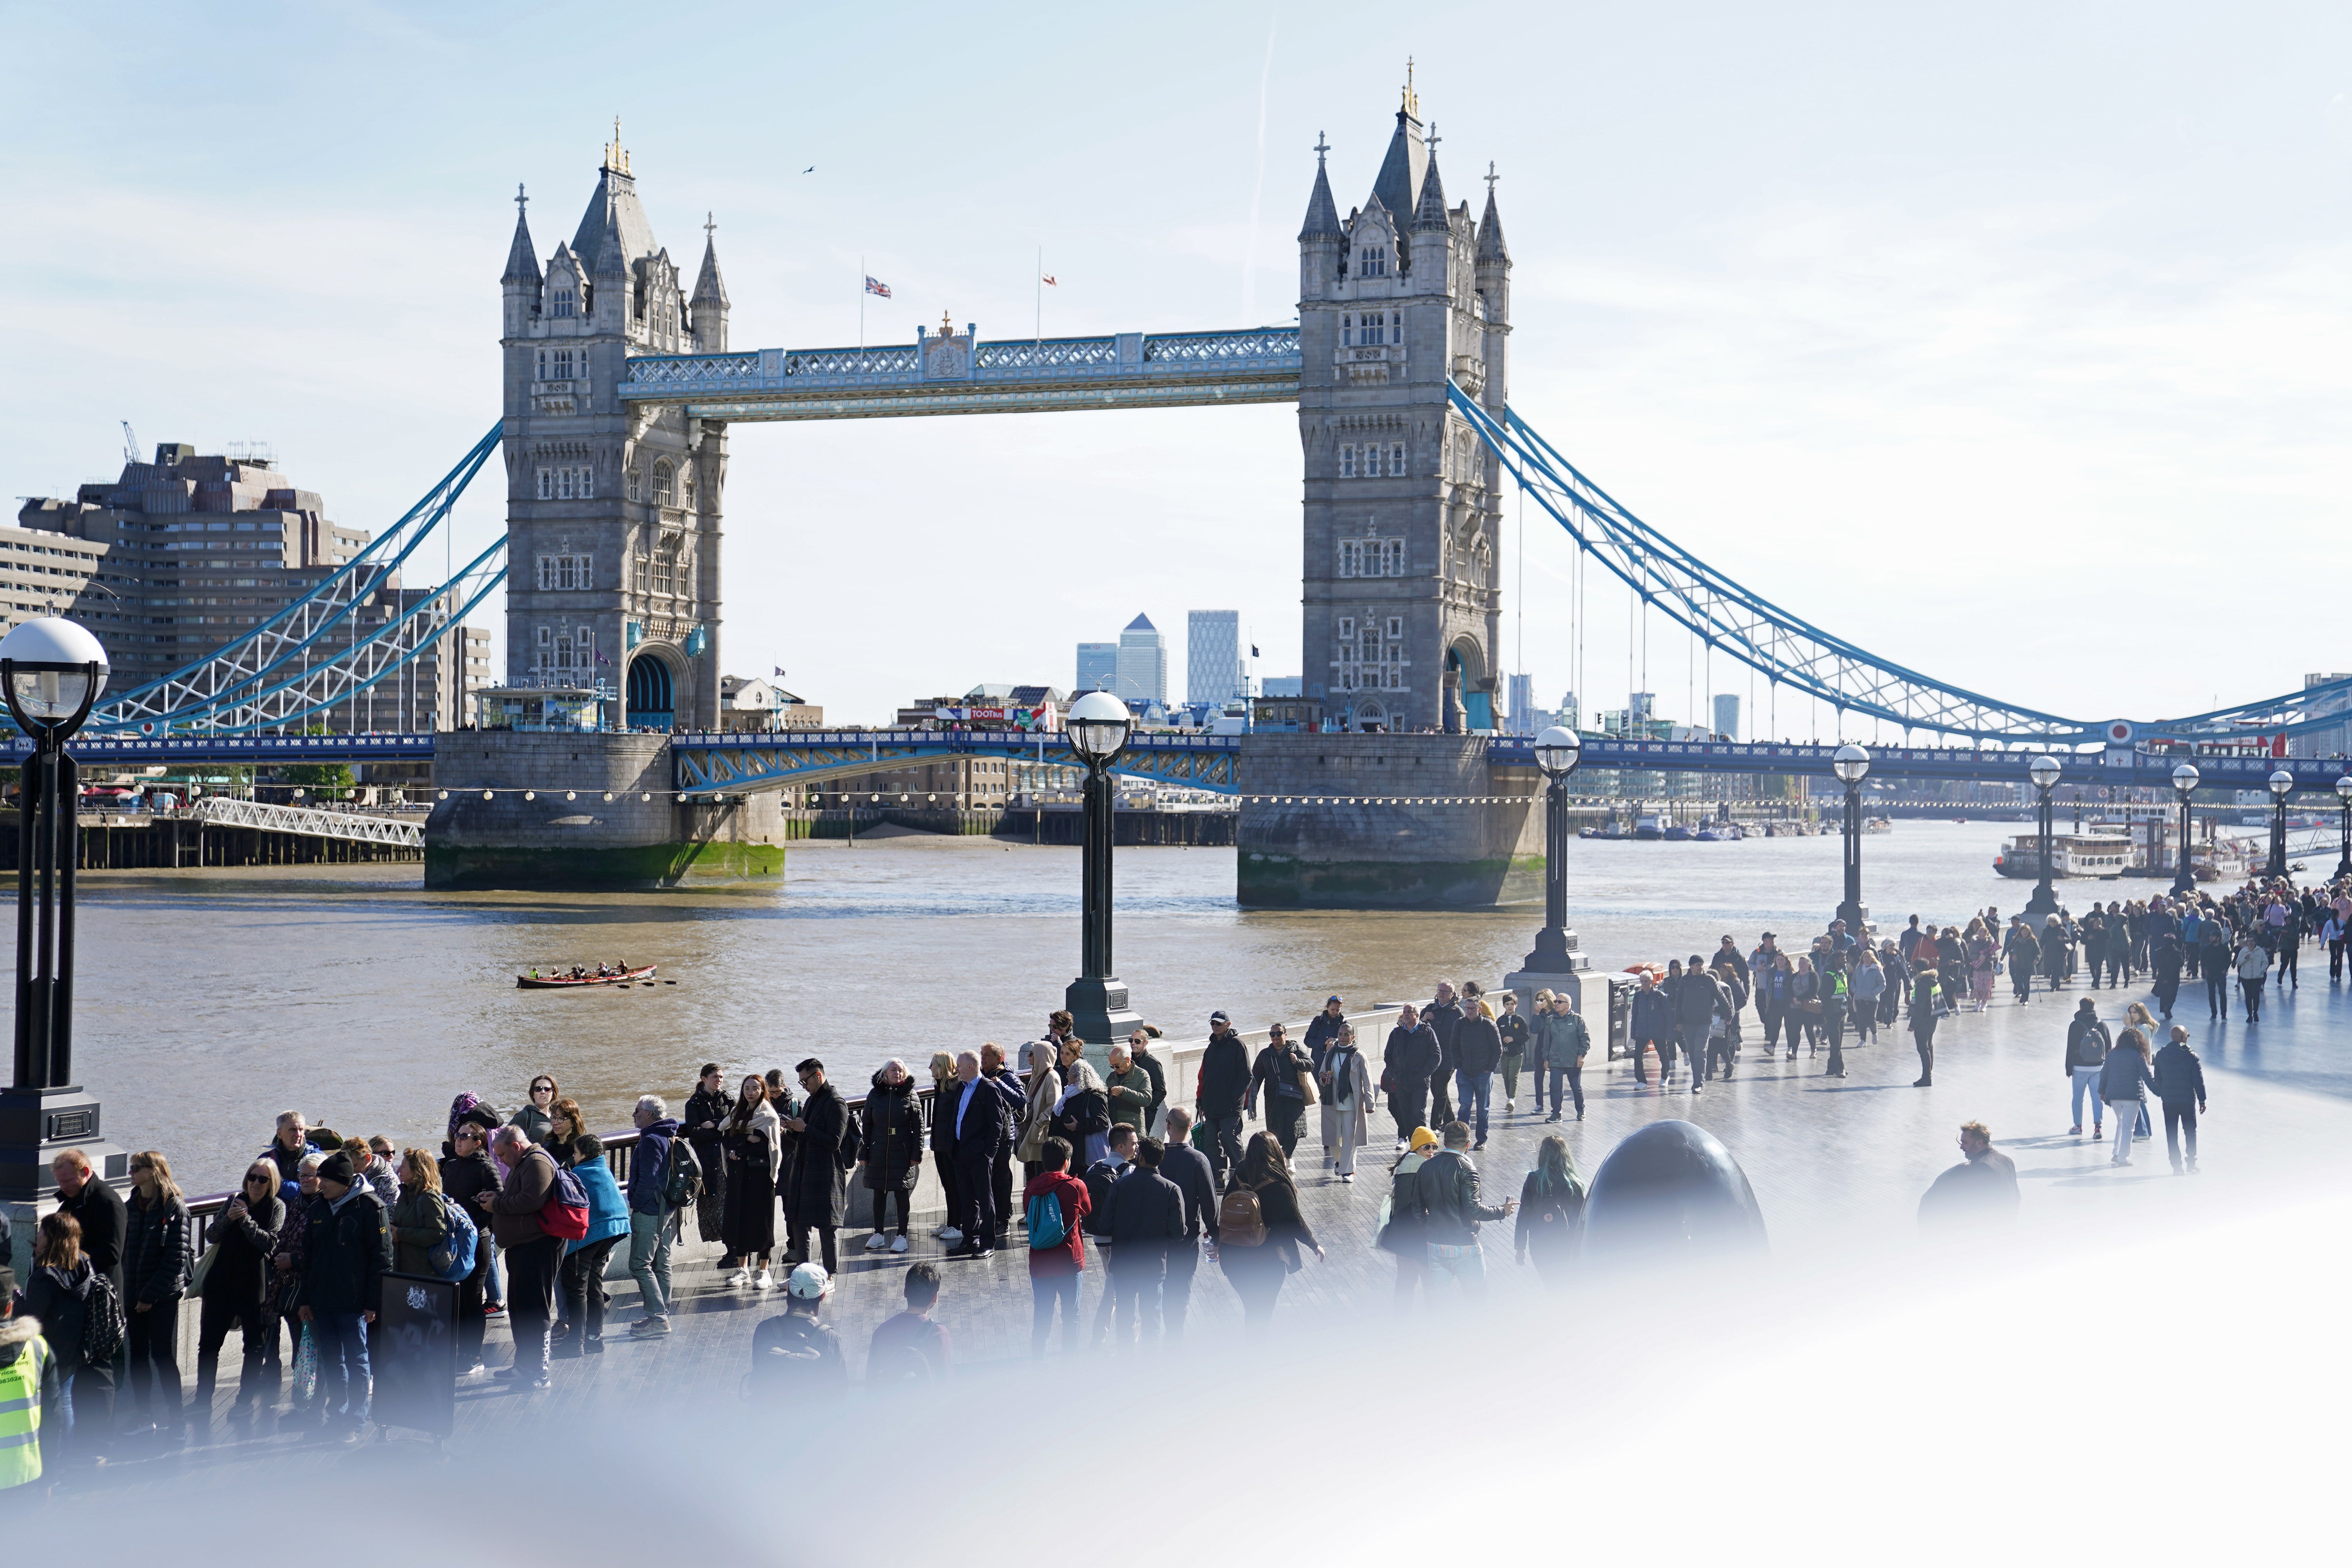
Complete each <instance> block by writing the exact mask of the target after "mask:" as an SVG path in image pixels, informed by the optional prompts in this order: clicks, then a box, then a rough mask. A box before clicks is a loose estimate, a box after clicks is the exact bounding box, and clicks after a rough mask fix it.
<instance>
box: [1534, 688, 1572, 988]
mask: <svg viewBox="0 0 2352 1568" xmlns="http://www.w3.org/2000/svg"><path fill="white" fill-rule="evenodd" d="M1583 759H1584V742H1582V741H1580V740H1578V739H1577V737H1576V731H1573V730H1570V729H1566V728H1563V727H1562V726H1560V725H1558V724H1554V725H1553V726H1552V727H1551V728H1549V730H1546V731H1544V732H1543V733H1542V734H1540V735H1538V736H1537V737H1536V766H1538V768H1541V769H1542V770H1543V775H1544V777H1545V778H1546V779H1548V780H1549V781H1550V782H1549V784H1546V785H1545V786H1544V923H1543V929H1542V930H1541V931H1538V932H1536V946H1535V951H1534V952H1530V953H1528V956H1527V962H1526V963H1522V964H1521V965H1520V966H1519V967H1520V968H1521V969H1522V970H1523V971H1526V972H1528V973H1537V974H1569V973H1574V972H1575V969H1576V959H1575V957H1574V954H1575V952H1576V933H1575V932H1574V931H1570V930H1569V929H1568V775H1569V774H1570V773H1574V772H1575V771H1576V764H1577V763H1580V762H1581V761H1582V760H1583Z"/></svg>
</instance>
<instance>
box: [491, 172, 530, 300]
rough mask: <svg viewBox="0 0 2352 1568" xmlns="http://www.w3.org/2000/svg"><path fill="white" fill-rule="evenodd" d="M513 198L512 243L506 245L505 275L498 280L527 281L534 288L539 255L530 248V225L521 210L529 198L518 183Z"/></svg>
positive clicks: (508, 281)
mask: <svg viewBox="0 0 2352 1568" xmlns="http://www.w3.org/2000/svg"><path fill="white" fill-rule="evenodd" d="M514 199H515V231H514V244H512V245H511V246H509V247H507V271H506V276H505V277H503V278H501V279H499V282H501V283H528V284H530V286H531V287H532V288H533V289H536V288H538V287H539V256H538V253H537V252H536V251H535V250H534V249H533V248H532V246H531V243H530V223H529V222H528V221H527V220H526V216H525V214H524V211H523V209H524V208H525V207H526V206H528V205H530V197H529V196H527V195H524V194H523V189H522V186H520V184H518V185H517V186H515V195H514Z"/></svg>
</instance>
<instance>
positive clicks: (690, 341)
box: [499, 121, 727, 729]
mask: <svg viewBox="0 0 2352 1568" xmlns="http://www.w3.org/2000/svg"><path fill="white" fill-rule="evenodd" d="M524 199H525V198H524V197H523V195H521V193H520V190H518V192H517V195H516V197H515V200H516V205H517V212H516V217H515V232H514V244H513V246H512V247H511V248H510V249H509V253H508V256H507V268H506V275H505V277H504V278H502V279H500V280H499V281H500V286H501V289H503V292H504V296H505V317H504V330H503V334H502V339H501V343H502V347H503V348H504V349H505V374H506V388H505V391H506V426H505V442H504V450H505V453H506V459H507V537H508V543H507V682H508V684H509V685H511V686H598V685H606V686H613V687H616V688H617V689H619V691H620V692H621V694H622V696H621V702H620V707H621V709H622V712H618V713H609V714H608V717H610V718H613V719H621V718H623V717H624V716H625V717H626V719H627V721H630V722H632V723H635V724H639V725H656V726H658V727H660V728H664V729H667V728H668V727H669V726H670V725H671V724H672V723H674V722H675V723H681V724H686V725H688V726H691V727H694V728H700V729H717V728H718V727H719V500H720V493H721V491H722V489H724V487H725V483H726V478H727V437H726V426H724V425H723V424H719V423H717V422H715V421H709V420H694V419H689V418H688V417H687V416H686V413H685V411H684V410H683V409H680V408H675V407H669V408H645V409H637V408H633V407H631V406H629V405H625V404H623V403H622V402H621V401H620V397H619V387H620V383H621V381H622V379H623V377H624V375H625V361H626V360H627V359H628V358H629V357H630V356H631V355H634V354H664V353H698V352H699V353H716V352H719V351H720V350H723V349H724V348H726V346H727V289H726V285H725V283H724V282H723V281H722V280H721V279H720V278H719V253H718V246H717V240H716V237H715V235H712V234H710V233H709V230H710V228H711V226H709V225H706V226H705V227H706V240H705V245H704V249H703V256H702V271H701V275H700V277H699V278H698V280H697V281H696V283H695V286H694V289H693V292H692V294H691V295H690V296H689V295H688V293H687V291H686V289H685V288H684V287H683V285H682V283H681V281H680V278H679V274H678V269H677V266H676V265H675V264H674V263H673V262H672V261H671V260H670V256H669V252H668V251H667V249H665V248H664V247H662V246H660V245H659V244H658V243H656V240H655V238H654V234H653V229H652V226H650V225H649V224H648V223H647V222H646V215H645V209H644V208H643V207H642V206H641V205H639V204H638V201H637V189H636V179H635V175H634V174H632V173H631V170H630V167H629V155H628V153H627V152H626V151H625V149H624V148H623V147H622V146H621V142H620V126H619V123H618V122H617V121H616V122H615V123H614V127H613V141H612V142H611V144H609V145H608V146H606V147H605V149H604V163H603V164H602V166H601V167H600V168H599V169H598V171H597V176H596V189H595V193H594V195H592V196H591V197H590V198H589V201H588V210H587V212H586V214H585V215H584V216H583V217H582V218H581V220H580V227H579V229H578V231H577V232H576V233H574V234H573V235H572V239H571V241H570V243H569V244H562V243H559V244H558V245H557V246H556V247H555V253H554V255H553V256H551V257H550V258H548V261H547V265H546V267H545V268H544V269H543V270H542V269H541V266H540V263H539V260H538V257H537V253H536V251H535V250H534V248H533V247H532V245H531V238H530V225H529V223H528V221H527V216H526V213H525V210H524V208H523V205H522V204H523V202H524Z"/></svg>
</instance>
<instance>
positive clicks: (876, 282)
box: [866, 272, 890, 300]
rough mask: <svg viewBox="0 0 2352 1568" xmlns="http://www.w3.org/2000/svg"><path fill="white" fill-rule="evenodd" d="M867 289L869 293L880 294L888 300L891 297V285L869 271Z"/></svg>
mask: <svg viewBox="0 0 2352 1568" xmlns="http://www.w3.org/2000/svg"><path fill="white" fill-rule="evenodd" d="M866 292H867V293H868V294H879V295H880V296H882V298H884V299H885V300H887V299H888V298H889V297H890V285H888V284H887V283H885V282H883V281H882V279H879V278H877V277H875V276H874V275H873V274H872V273H870V272H869V273H867V274H866Z"/></svg>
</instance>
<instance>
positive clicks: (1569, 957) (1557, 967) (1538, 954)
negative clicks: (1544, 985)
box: [1519, 926, 1592, 974]
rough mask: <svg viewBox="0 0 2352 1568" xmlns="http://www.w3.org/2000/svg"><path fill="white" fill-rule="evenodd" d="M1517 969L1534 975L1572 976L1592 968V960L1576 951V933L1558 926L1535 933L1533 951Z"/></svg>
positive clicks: (1548, 927)
mask: <svg viewBox="0 0 2352 1568" xmlns="http://www.w3.org/2000/svg"><path fill="white" fill-rule="evenodd" d="M1519 967H1520V968H1521V969H1522V970H1524V971H1527V972H1528V973H1534V974H1573V973H1576V972H1577V971H1579V970H1583V969H1590V968H1591V967H1592V960H1591V959H1589V958H1587V957H1585V956H1584V954H1582V953H1581V952H1578V951H1577V950H1576V933H1575V932H1574V931H1568V930H1564V929H1563V928H1561V927H1559V926H1546V927H1544V928H1543V929H1542V930H1541V931H1538V932H1536V945H1535V950H1534V951H1533V952H1529V953H1528V956H1527V958H1526V959H1525V960H1524V961H1522V962H1521V963H1520V964H1519Z"/></svg>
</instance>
